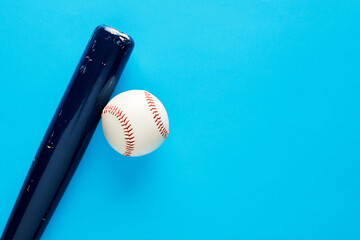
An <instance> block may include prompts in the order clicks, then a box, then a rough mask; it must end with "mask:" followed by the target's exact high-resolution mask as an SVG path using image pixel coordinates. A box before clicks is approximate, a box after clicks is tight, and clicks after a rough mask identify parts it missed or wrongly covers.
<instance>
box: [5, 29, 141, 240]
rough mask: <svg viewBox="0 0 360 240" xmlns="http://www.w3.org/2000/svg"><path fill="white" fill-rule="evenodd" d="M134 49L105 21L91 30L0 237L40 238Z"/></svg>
mask: <svg viewBox="0 0 360 240" xmlns="http://www.w3.org/2000/svg"><path fill="white" fill-rule="evenodd" d="M133 48H134V42H133V40H132V39H131V38H130V37H129V36H128V35H126V34H124V33H120V32H119V31H117V30H115V29H114V28H111V27H109V26H105V25H100V26H98V27H97V28H96V29H95V31H94V33H93V35H92V37H91V39H90V41H89V43H88V45H87V47H86V49H85V51H84V53H83V55H82V57H81V59H80V62H79V64H78V66H77V68H76V70H75V73H74V74H73V76H72V78H71V80H70V83H69V85H68V87H67V89H66V91H65V93H64V95H63V97H62V99H61V101H60V104H59V106H58V108H57V110H56V112H55V114H54V117H53V119H52V121H51V123H50V125H49V127H48V129H47V131H46V133H45V136H44V138H43V141H42V142H41V144H40V147H39V149H38V151H37V153H36V155H35V158H34V160H33V163H32V165H31V167H30V170H29V172H28V174H27V176H26V179H25V181H24V184H23V186H22V188H21V190H20V193H19V196H18V198H17V200H16V203H15V205H14V207H13V210H12V212H11V215H10V217H9V219H8V222H7V224H6V226H5V229H4V232H3V234H2V237H1V239H2V240H7V239H22V240H24V239H39V238H40V237H41V235H42V233H43V232H44V230H45V227H46V226H47V224H48V222H49V220H50V218H51V216H52V215H53V213H54V211H55V208H56V206H57V205H58V203H59V201H60V199H61V197H62V195H63V193H64V192H65V189H66V187H67V186H68V184H69V182H70V180H71V178H72V176H73V174H74V172H75V170H76V168H77V166H78V164H79V162H80V160H81V158H82V156H83V154H84V152H85V149H86V147H87V146H88V144H89V142H90V139H91V137H92V135H93V133H94V131H95V128H96V126H97V124H98V122H99V120H100V116H101V112H102V109H103V108H104V107H105V105H106V103H107V102H108V101H109V98H110V96H111V94H112V92H113V90H114V88H115V85H116V83H117V82H118V80H119V78H120V75H121V73H122V71H123V69H124V67H125V64H126V62H127V60H128V59H129V57H130V54H131V52H132V49H133Z"/></svg>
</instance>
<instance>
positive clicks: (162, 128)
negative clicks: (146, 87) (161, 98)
mask: <svg viewBox="0 0 360 240" xmlns="http://www.w3.org/2000/svg"><path fill="white" fill-rule="evenodd" d="M144 93H145V99H146V102H147V104H148V107H149V110H150V112H152V114H153V115H154V117H153V118H154V119H155V123H156V126H157V128H158V129H159V132H160V134H161V136H163V138H167V136H168V134H169V131H168V130H167V129H166V128H165V126H164V124H163V122H162V121H161V117H160V114H159V113H158V111H157V108H156V106H155V102H154V100H153V98H152V97H151V94H150V93H149V92H147V91H144Z"/></svg>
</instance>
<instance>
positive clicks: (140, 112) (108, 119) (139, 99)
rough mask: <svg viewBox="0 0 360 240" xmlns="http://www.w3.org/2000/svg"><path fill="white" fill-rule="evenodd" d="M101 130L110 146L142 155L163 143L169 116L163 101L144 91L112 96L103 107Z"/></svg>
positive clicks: (129, 153) (128, 153)
mask: <svg viewBox="0 0 360 240" xmlns="http://www.w3.org/2000/svg"><path fill="white" fill-rule="evenodd" d="M101 118H102V121H101V124H102V129H103V132H104V135H105V138H106V140H107V141H108V142H109V144H110V146H111V147H112V148H113V149H115V150H116V151H117V152H119V153H121V154H122V155H124V156H134V157H135V156H143V155H145V154H148V153H151V152H152V151H154V150H155V149H157V148H158V147H160V145H161V144H162V143H163V142H164V140H165V139H166V137H167V136H168V134H169V119H168V115H167V113H166V110H165V108H164V106H163V105H162V103H161V102H160V101H159V99H157V98H156V97H155V96H154V95H152V94H151V93H149V92H147V91H143V90H131V91H126V92H123V93H120V94H119V95H117V96H115V97H114V98H113V99H111V100H110V102H109V103H108V104H107V105H106V106H105V108H104V110H103V112H102V115H101Z"/></svg>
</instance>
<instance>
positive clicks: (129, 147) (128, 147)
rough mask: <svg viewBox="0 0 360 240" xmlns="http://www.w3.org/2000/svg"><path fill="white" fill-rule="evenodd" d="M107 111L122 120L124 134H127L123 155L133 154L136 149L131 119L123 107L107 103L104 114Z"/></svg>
mask: <svg viewBox="0 0 360 240" xmlns="http://www.w3.org/2000/svg"><path fill="white" fill-rule="evenodd" d="M105 113H110V114H112V115H114V116H115V117H116V118H117V119H118V120H119V121H120V123H121V126H122V127H123V131H124V135H125V136H126V137H125V138H124V139H125V152H124V154H123V155H124V156H131V154H132V152H133V151H134V149H135V136H132V135H133V134H134V132H133V128H132V127H131V124H130V123H129V120H128V119H127V117H126V116H125V113H124V112H123V111H122V110H121V109H119V108H118V107H116V106H113V105H107V106H106V107H105V108H104V110H103V114H105Z"/></svg>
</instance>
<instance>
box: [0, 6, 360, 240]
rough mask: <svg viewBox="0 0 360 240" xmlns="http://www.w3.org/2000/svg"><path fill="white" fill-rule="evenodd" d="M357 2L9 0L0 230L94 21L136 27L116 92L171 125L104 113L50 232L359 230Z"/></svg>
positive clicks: (136, 234)
mask: <svg viewBox="0 0 360 240" xmlns="http://www.w3.org/2000/svg"><path fill="white" fill-rule="evenodd" d="M359 13H360V2H359V1H357V0H354V1H350V0H348V1H343V0H326V1H325V0H324V1H321V0H304V1H287V0H244V1H220V0H206V1H205V0H204V1H189V0H184V1H174V0H172V1H171V0H170V1H144V0H135V1H134V0H133V1H114V0H111V1H6V0H5V1H1V2H0V22H1V24H0V56H1V57H0V73H1V88H0V101H1V103H2V111H1V113H0V114H1V115H0V121H1V124H0V132H1V142H0V143H1V144H0V145H1V160H0V194H1V195H0V231H1V230H2V229H3V227H4V226H5V223H6V221H7V218H8V216H9V214H10V212H11V209H12V206H13V204H14V202H15V200H16V197H17V194H18V192H19V189H20V187H21V185H22V183H23V180H24V178H25V176H26V173H27V171H28V169H29V167H30V165H31V163H32V159H33V157H34V155H35V153H36V151H37V148H38V146H39V144H40V142H41V140H42V137H43V135H44V133H45V131H46V129H47V127H48V124H49V122H50V120H51V118H52V116H53V114H54V112H55V109H56V107H57V105H58V103H59V101H60V99H61V96H62V94H63V93H64V91H65V88H66V86H67V84H68V82H69V80H70V78H71V76H72V74H73V71H74V70H75V67H76V65H77V63H78V61H79V59H80V57H81V54H82V52H83V50H84V49H85V46H86V44H87V41H88V40H89V38H90V35H91V33H92V31H93V30H94V28H95V27H96V26H97V25H98V24H102V23H105V24H108V25H110V26H113V27H115V28H117V29H119V30H120V31H123V32H126V33H127V34H129V35H130V36H132V37H133V38H134V39H135V43H136V46H135V49H134V52H133V54H132V56H131V59H130V61H129V62H128V64H127V66H126V69H125V72H124V74H123V76H122V78H121V80H120V82H119V84H118V85H117V88H116V90H115V93H114V94H118V93H120V92H122V91H125V90H130V89H145V90H148V91H150V92H151V93H153V94H154V95H155V96H157V97H158V98H159V99H160V100H161V101H162V102H163V104H164V105H165V107H166V108H167V111H168V115H169V119H170V135H169V138H168V139H167V140H166V141H165V143H164V144H163V146H162V147H161V148H159V149H158V150H157V151H155V152H154V153H152V154H150V155H148V156H145V157H140V158H130V159H129V158H125V157H122V156H121V155H119V154H117V153H116V152H115V151H114V150H112V149H111V147H110V146H109V145H108V144H107V142H106V140H105V138H104V136H103V133H102V129H101V126H100V125H99V126H98V128H97V130H96V132H95V134H94V137H93V138H92V140H91V142H90V144H89V147H88V149H87V151H86V153H85V155H84V158H83V160H82V162H81V163H80V166H79V168H78V170H77V172H76V173H75V175H74V177H73V179H72V181H71V183H70V185H69V187H68V189H67V191H66V193H65V195H64V197H63V199H62V200H61V202H60V204H59V206H58V208H57V210H56V212H55V214H54V216H53V218H52V219H51V221H50V223H49V225H48V227H47V229H46V231H45V233H44V235H43V239H157V240H160V239H209V240H211V239H360V228H359V225H360V204H359V202H360V189H359V184H360V162H359V160H360V148H359V143H360V141H359V140H360V139H359V138H360V137H359V136H360V127H359V123H360V108H359V103H360V94H359V90H360V71H359V67H360V66H359V65H360V58H359V56H360V44H359V42H360V15H359Z"/></svg>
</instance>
